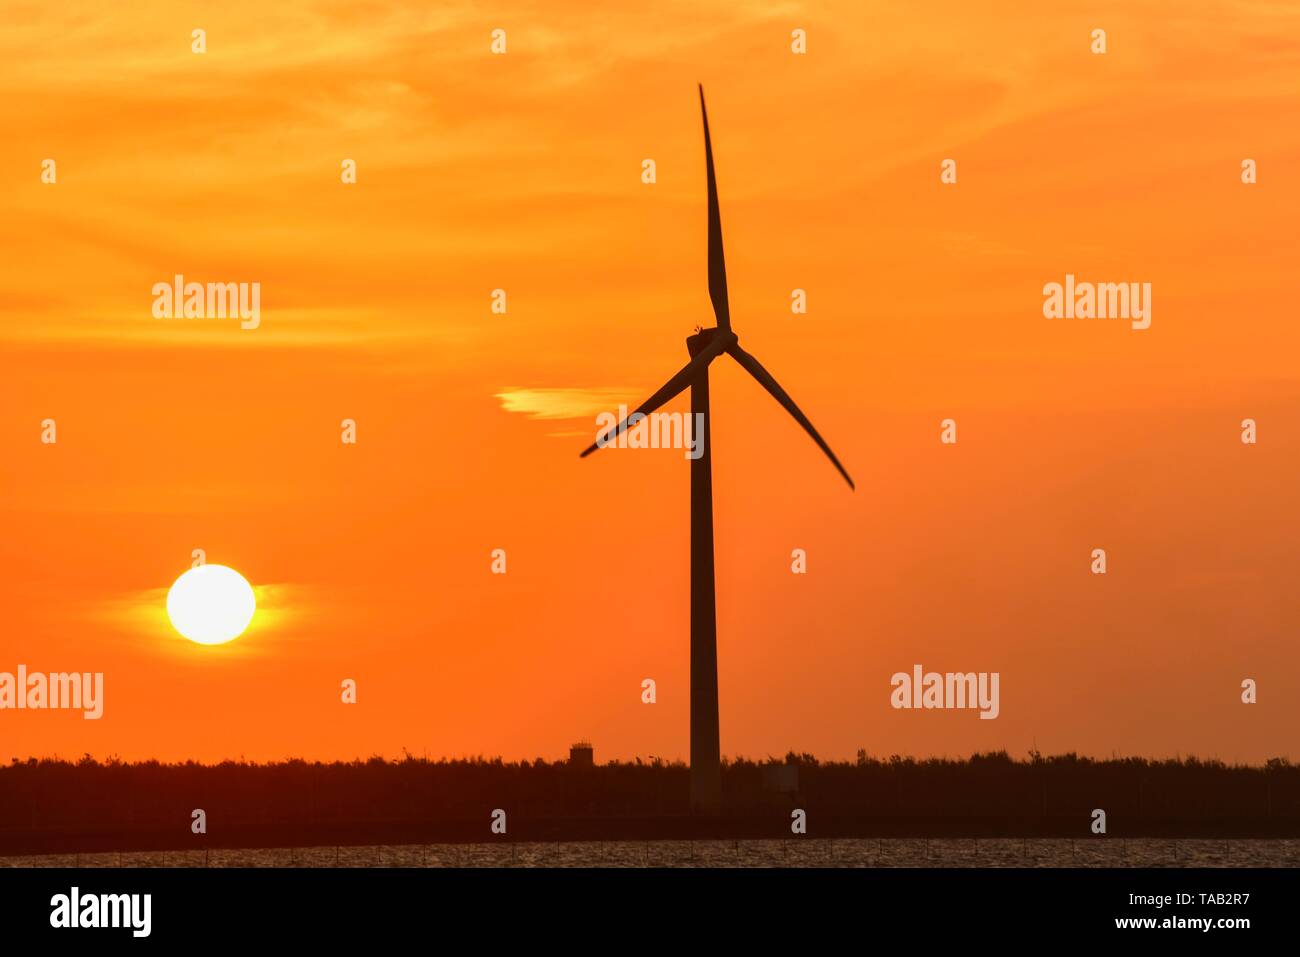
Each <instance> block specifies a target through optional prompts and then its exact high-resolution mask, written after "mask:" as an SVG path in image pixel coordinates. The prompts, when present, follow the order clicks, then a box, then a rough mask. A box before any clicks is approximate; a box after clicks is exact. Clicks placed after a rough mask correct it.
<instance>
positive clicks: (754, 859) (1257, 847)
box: [0, 837, 1300, 867]
mask: <svg viewBox="0 0 1300 957" xmlns="http://www.w3.org/2000/svg"><path fill="white" fill-rule="evenodd" d="M1297 866H1300V840H1277V839H1272V840H1159V839H1150V838H1140V839H1124V838H1117V837H1111V838H1108V837H1093V838H1090V839H1077V840H1069V839H1021V838H978V839H974V838H963V839H948V840H926V839H924V838H917V839H898V838H886V839H883V840H876V839H856V838H836V839H833V840H818V839H816V838H793V839H788V840H781V841H573V842H555V843H495V844H405V845H385V846H371V847H296V848H257V849H244V850H231V849H212V850H209V851H202V850H197V851H149V852H123V853H121V854H118V853H115V852H114V853H107V854H53V855H42V856H32V857H0V867H1297Z"/></svg>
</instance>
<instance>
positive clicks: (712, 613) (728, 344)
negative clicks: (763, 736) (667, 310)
mask: <svg viewBox="0 0 1300 957" xmlns="http://www.w3.org/2000/svg"><path fill="white" fill-rule="evenodd" d="M700 114H701V116H703V118H704V165H705V174H706V176H707V177H708V189H709V238H708V243H709V299H710V300H711V301H712V303H713V314H714V316H715V318H716V319H717V323H718V324H717V326H716V327H714V328H712V329H702V328H700V327H699V326H696V327H695V329H696V332H695V335H693V336H690V337H689V338H688V339H687V340H686V349H687V351H688V352H689V353H690V356H691V361H690V362H688V363H687V364H686V365H685V367H683V368H682V370H681V371H680V372H678V373H677V374H676V375H675V376H673V377H672V378H671V379H669V380H668V381H667V382H666V383H664V385H663V387H662V388H661V389H660V390H659V391H658V392H656V393H655V394H654V395H652V396H650V398H648V399H646V400H645V402H643V403H641V405H640V406H639V407H638V408H637V409H636V411H635V412H633V413H631V414H630V415H629V416H628V418H626V419H624V420H623V421H622V422H620V423H618V425H616V426H615V427H614V428H613V429H611V430H609V431H608V432H606V433H604V434H603V435H602V436H601V437H600V438H599V439H598V440H597V441H596V442H593V443H592V444H591V445H590V446H589V447H588V448H587V449H586V450H585V451H583V453H582V455H583V456H587V455H590V454H591V453H592V452H594V451H596V449H598V448H600V447H602V446H603V445H605V444H607V443H609V442H610V441H612V440H613V439H615V438H617V437H618V436H619V435H620V434H622V433H623V432H624V431H626V430H627V427H628V420H629V419H631V418H632V417H633V416H647V415H649V414H650V413H651V412H653V411H654V410H655V409H657V408H659V407H660V406H661V405H663V404H664V403H665V402H667V401H669V400H670V399H672V398H674V397H675V396H677V395H679V394H680V393H682V392H684V391H685V390H686V387H687V386H690V389H691V412H692V413H693V415H692V417H691V421H692V423H695V422H700V423H702V426H703V427H702V428H701V430H700V434H699V435H695V436H693V438H694V439H695V441H696V442H698V443H699V445H698V448H699V449H700V450H701V453H702V454H701V455H700V456H699V457H698V458H696V459H692V460H691V806H692V807H694V808H699V809H701V810H704V811H713V810H716V809H717V808H718V807H719V806H720V805H721V803H722V754H721V748H720V745H719V732H718V636H717V614H716V609H715V604H714V599H715V594H714V579H713V452H712V437H711V435H710V432H709V428H710V425H709V364H710V363H711V362H712V361H713V360H714V359H716V358H717V357H718V356H720V355H722V354H723V353H724V352H725V353H726V354H727V355H729V356H731V358H732V359H734V360H735V361H736V362H738V363H739V364H740V365H741V367H742V368H744V369H745V371H746V372H748V373H749V374H750V375H752V376H753V377H754V378H755V379H757V380H758V383H759V385H761V386H762V387H763V388H764V389H766V390H767V391H768V392H769V393H770V394H771V396H772V398H774V399H776V401H777V402H779V403H781V405H782V407H783V408H784V409H785V410H786V411H787V412H789V413H790V415H792V416H793V417H794V420H795V421H796V422H798V423H799V424H800V425H801V426H802V427H803V429H804V431H805V432H807V433H808V434H809V435H810V436H812V439H813V441H814V442H816V443H817V445H818V447H819V448H820V449H821V450H822V451H823V452H825V453H826V455H827V456H828V457H829V458H830V460H831V461H832V462H833V463H834V464H835V467H836V468H837V469H839V471H840V474H841V475H843V476H844V480H845V481H846V482H848V483H849V487H850V488H852V487H853V479H851V478H849V473H848V472H846V471H845V470H844V466H843V465H841V464H840V460H839V459H837V458H836V457H835V453H834V452H832V451H831V448H830V446H829V445H827V444H826V441H825V439H823V438H822V437H821V436H820V435H819V434H818V433H817V430H816V429H815V428H813V424H812V423H811V422H809V421H808V417H807V416H805V415H804V414H803V412H801V411H800V410H799V407H798V406H797V405H795V404H794V400H793V399H791V398H790V396H789V395H788V394H786V391H785V390H784V389H782V388H781V386H780V384H779V383H778V382H777V381H776V379H774V378H772V374H771V373H770V372H768V371H767V370H766V369H765V368H763V366H762V365H760V364H759V361H758V360H757V359H755V358H754V357H753V356H752V355H750V354H749V353H748V352H746V351H745V350H744V349H742V348H740V341H739V339H738V338H737V337H736V334H735V333H734V332H732V331H731V310H730V307H729V305H728V303H727V268H726V264H725V263H724V262H723V257H722V216H721V214H720V213H719V211H718V183H717V178H716V177H715V176H714V172H713V144H712V142H711V141H710V139H709V115H708V113H707V111H706V110H705V109H704V87H703V86H701V87H700ZM636 421H637V422H639V421H641V420H640V418H638V419H636ZM634 424H635V423H634Z"/></svg>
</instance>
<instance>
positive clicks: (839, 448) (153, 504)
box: [0, 0, 1300, 761]
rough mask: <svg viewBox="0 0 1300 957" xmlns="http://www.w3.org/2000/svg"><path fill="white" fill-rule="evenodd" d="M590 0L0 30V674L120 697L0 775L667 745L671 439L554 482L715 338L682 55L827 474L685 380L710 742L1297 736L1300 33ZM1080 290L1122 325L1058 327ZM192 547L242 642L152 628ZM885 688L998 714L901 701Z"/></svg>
mask: <svg viewBox="0 0 1300 957" xmlns="http://www.w3.org/2000/svg"><path fill="white" fill-rule="evenodd" d="M435 6H436V7H437V9H431V8H432V7H435ZM589 8H590V5H589V4H576V3H560V2H555V3H546V4H540V3H532V4H528V3H503V4H497V5H494V6H493V8H492V10H491V12H490V14H483V13H481V12H479V11H480V9H481V7H480V5H477V4H473V3H469V2H465V3H461V4H438V5H430V4H427V3H415V2H411V3H383V4H381V3H366V2H334V3H290V4H284V5H268V4H265V3H257V4H254V3H249V2H242V0H241V2H230V3H225V4H221V5H217V6H214V5H211V4H207V3H197V2H177V0H165V2H164V0H157V2H149V3H133V4H130V5H125V6H120V7H114V8H113V10H112V11H111V12H109V11H108V10H107V8H105V7H104V6H103V5H102V4H97V3H67V4H60V5H57V6H54V7H51V6H50V5H49V4H45V3H28V2H14V0H0V20H3V22H4V23H5V29H4V30H3V31H2V32H0V62H3V63H4V64H5V67H4V70H3V71H2V72H0V128H3V130H4V131H5V135H4V137H3V144H4V145H3V147H0V209H3V211H4V213H3V215H4V225H5V228H4V229H3V230H0V257H2V258H3V261H4V264H5V265H4V269H3V273H0V363H2V367H0V528H2V529H3V534H0V607H3V609H4V610H5V614H4V621H3V623H0V671H12V670H14V669H15V668H16V666H17V665H18V664H26V665H27V666H28V667H29V668H31V669H33V670H37V669H41V670H58V671H63V670H68V671H103V672H104V673H105V686H106V687H105V697H106V700H105V715H104V717H103V719H102V720H100V721H97V722H96V721H83V720H82V719H81V716H80V714H79V713H75V714H70V713H59V712H13V711H5V712H0V759H5V758H7V757H9V756H10V755H18V756H26V755H29V754H37V755H44V754H53V753H58V754H62V755H65V756H69V755H79V754H80V753H82V752H86V751H89V752H91V753H93V754H95V755H97V756H101V757H102V756H106V755H108V754H113V753H116V754H119V755H121V756H123V757H128V758H142V757H149V756H157V757H161V758H166V759H182V758H189V757H193V758H198V759H203V760H214V759H219V758H222V757H228V756H229V757H238V756H240V755H244V756H246V757H249V758H257V759H266V758H278V757H285V756H291V755H300V756H305V757H309V758H332V757H344V758H350V757H353V756H358V755H362V756H364V755H369V754H372V753H381V754H386V755H390V756H392V755H398V754H400V753H401V750H402V749H403V748H406V749H409V750H410V751H412V752H414V753H416V754H419V753H422V752H427V753H429V754H430V755H444V754H445V755H467V754H480V753H481V754H490V755H496V754H501V755H503V756H505V757H507V758H521V757H527V758H532V757H534V756H538V755H542V756H546V757H548V758H554V757H557V756H559V755H560V754H562V753H564V750H565V748H566V747H567V745H568V744H569V743H570V742H571V741H572V740H575V739H577V738H579V737H584V736H585V737H589V738H590V739H592V740H593V741H594V742H595V744H596V749H597V758H598V759H599V760H603V759H607V758H611V757H622V758H630V757H632V756H634V755H640V756H642V757H645V756H648V755H660V756H663V757H669V758H671V757H685V755H686V752H687V747H688V737H687V699H688V688H687V678H688V673H687V666H688V654H687V652H688V631H687V611H688V609H687V584H688V567H687V537H688V522H687V519H688V512H687V489H688V468H687V463H686V462H685V460H684V459H683V458H682V454H681V452H680V451H669V450H645V451H639V452H635V453H634V452H631V451H608V452H602V453H601V454H600V455H598V456H595V457H593V458H591V459H587V460H582V461H580V460H579V459H578V455H577V453H578V451H580V449H581V448H582V447H583V446H584V445H586V444H587V443H588V442H589V441H590V440H591V438H592V436H593V435H594V432H595V413H596V412H597V411H599V410H601V409H606V408H613V407H615V406H616V405H617V403H618V401H620V400H623V401H631V402H633V403H635V402H636V401H638V400H639V399H640V398H642V397H644V396H645V395H647V394H648V393H649V392H650V391H652V390H653V389H654V388H656V387H657V386H659V385H660V384H661V383H662V382H663V380H665V379H666V378H667V377H668V376H669V375H670V374H671V373H672V372H674V371H676V369H678V368H679V367H680V366H681V365H682V363H683V362H684V361H685V359H686V350H685V345H684V341H683V340H684V338H685V337H686V336H687V335H688V334H689V333H690V332H691V330H692V328H693V327H694V326H695V325H696V324H706V325H709V324H712V321H713V320H712V316H711V313H710V310H709V302H708V297H707V287H706V277H705V205H704V168H703V165H704V164H703V144H702V139H701V134H700V123H699V115H698V105H697V102H696V91H695V83H696V81H701V82H703V84H704V87H705V90H706V93H707V95H708V99H709V109H710V118H711V120H712V126H713V135H714V149H715V156H716V161H717V167H718V179H719V186H720V192H721V203H722V222H723V231H724V236H725V241H726V252H727V271H728V278H729V281H730V296H731V310H732V316H733V321H734V324H735V328H736V330H737V332H738V333H739V335H740V338H741V343H742V345H744V346H745V347H746V348H747V349H748V350H749V351H751V352H753V353H754V354H755V355H756V356H757V357H758V358H759V359H760V360H761V361H762V362H763V363H764V364H765V365H766V366H767V367H768V368H769V369H770V370H771V371H772V372H773V373H774V374H775V375H776V376H777V378H778V379H779V380H780V381H781V383H782V384H783V385H784V386H785V387H786V388H787V389H788V390H789V391H790V393H791V394H792V395H793V396H794V398H795V400H796V401H797V402H799V404H800V405H801V407H802V408H803V409H804V411H805V412H807V413H808V415H809V416H810V417H811V418H812V420H813V422H814V423H815V424H816V425H817V426H818V428H819V429H820V430H821V432H822V433H823V434H824V435H825V436H826V437H827V439H828V440H829V441H830V443H831V445H832V446H833V447H834V449H835V450H836V452H837V453H838V454H839V456H840V458H841V459H842V460H843V461H844V463H845V464H846V466H847V467H848V469H849V471H850V472H851V473H852V474H853V476H854V478H855V479H856V480H857V483H858V490H857V492H856V494H853V493H850V492H849V491H848V489H847V488H846V487H845V486H844V484H843V482H842V481H841V480H840V479H839V477H838V476H837V475H836V474H835V472H834V470H833V468H832V467H831V466H830V465H829V463H827V462H826V461H825V460H824V458H822V456H821V455H820V453H819V452H818V451H817V449H816V447H815V446H814V445H813V444H812V443H811V442H810V441H808V439H807V438H806V437H805V436H804V435H803V434H802V433H801V432H800V431H799V429H798V428H797V426H795V425H794V423H793V422H791V421H790V420H789V418H788V417H787V416H786V415H785V413H783V412H782V411H781V410H780V409H779V407H777V405H776V404H775V403H774V402H772V401H771V399H770V398H768V397H767V396H766V395H765V394H763V392H762V391H761V389H760V388H759V387H758V386H757V385H756V384H755V383H753V382H752V381H751V380H749V379H748V378H747V377H746V376H745V375H744V373H743V372H742V371H741V370H740V369H739V368H738V367H736V366H735V365H734V364H732V363H730V362H729V361H725V360H724V361H721V362H719V363H718V364H717V365H715V367H714V372H713V380H712V381H713V408H714V418H715V428H716V429H717V434H716V441H715V444H714V480H715V497H716V501H715V515H716V535H717V576H718V627H719V673H720V688H721V692H720V698H721V723H722V749H723V751H724V753H726V754H746V755H749V756H754V757H758V756H764V755H767V754H782V753H784V752H785V751H786V750H788V749H791V748H794V749H797V750H807V751H812V752H815V753H817V754H819V755H823V756H827V757H847V756H851V755H852V754H853V753H854V752H855V751H856V750H857V749H858V748H859V747H865V748H867V749H868V750H869V751H870V752H872V753H875V754H889V753H893V752H899V753H915V754H930V753H936V754H944V753H946V754H964V753H968V752H970V751H971V750H974V749H976V748H979V749H984V748H996V747H1006V748H1007V749H1009V750H1010V751H1012V752H1013V753H1016V754H1023V753H1024V752H1025V751H1026V750H1028V749H1029V748H1030V747H1031V745H1032V744H1034V743H1036V744H1037V746H1038V748H1039V749H1041V750H1043V751H1045V752H1049V751H1050V752H1056V751H1064V750H1071V749H1075V750H1079V751H1083V752H1088V753H1093V754H1099V755H1108V754H1111V753H1112V752H1117V753H1121V754H1148V755H1169V754H1175V753H1181V754H1188V753H1196V754H1199V755H1214V756H1218V757H1221V758H1224V759H1230V760H1233V759H1237V760H1251V761H1257V760H1262V759H1264V758H1266V757H1269V756H1273V755H1281V754H1288V753H1290V754H1291V755H1292V756H1293V757H1294V750H1293V738H1292V735H1293V733H1294V731H1295V729H1296V727H1297V718H1300V704H1298V703H1297V702H1300V652H1298V651H1297V644H1296V621H1297V616H1298V614H1300V598H1297V595H1298V594H1300V593H1298V592H1297V589H1296V588H1295V587H1294V586H1293V584H1292V579H1293V576H1294V574H1295V569H1296V568H1297V559H1298V558H1300V555H1298V554H1297V552H1298V551H1300V546H1297V544H1296V542H1297V540H1298V537H1297V530H1298V529H1300V514H1298V512H1300V509H1297V506H1296V504H1295V500H1296V493H1295V483H1296V478H1297V476H1298V475H1300V381H1298V380H1297V373H1296V362H1297V346H1300V334H1297V332H1296V328H1295V323H1296V317H1295V315H1294V303H1295V295H1294V291H1293V285H1292V284H1293V283H1294V281H1295V276H1296V268H1295V264H1296V262H1297V256H1298V254H1300V239H1298V238H1297V228H1296V210H1297V208H1300V205H1298V202H1300V189H1297V185H1296V182H1297V170H1300V122H1298V121H1300V99H1298V98H1297V93H1296V87H1295V77H1296V76H1297V73H1298V71H1300V12H1298V11H1296V9H1295V8H1294V6H1293V5H1290V4H1284V3H1273V2H1251V0H1240V2H1234V3H1231V4H1227V3H1206V2H1202V0H1190V2H1168V3H1165V2H1160V3H1155V2H1149V3H1142V4H1137V5H1134V4H1132V3H1121V2H1118V0H1102V2H1098V3H1088V4H1033V3H1028V2H1017V3H1010V2H998V3H993V4H983V5H980V8H979V9H978V10H976V9H974V8H972V7H971V5H970V4H966V3H959V2H955V0H952V2H949V0H944V2H930V3H924V4H922V3H913V4H890V5H867V4H856V3H848V2H844V3H809V4H797V3H792V4H779V3H771V2H762V3H758V2H754V3H728V4H715V3H712V2H708V0H691V2H689V3H667V4H662V3H660V4H652V5H638V7H637V8H635V9H628V10H625V11H621V12H619V11H615V10H614V9H608V8H602V9H600V11H599V12H594V13H593V12H589ZM200 27H201V28H203V29H205V30H206V31H207V43H208V52H207V53H205V54H203V55H196V54H193V53H191V52H190V32H191V30H193V29H195V28H200ZM795 27H802V28H804V29H806V30H807V32H808V53H807V54H806V55H803V56H796V55H793V54H792V53H791V52H790V46H789V44H790V31H791V30H792V29H794V28H795ZM1094 27H1101V28H1104V29H1106V30H1107V34H1108V45H1109V52H1108V53H1107V54H1106V55H1104V56H1095V55H1092V54H1091V53H1090V52H1089V43H1090V37H1089V34H1090V31H1091V30H1092V29H1093V28H1094ZM494 28H502V29H505V30H506V31H507V37H508V47H507V49H508V52H507V53H506V55H504V56H493V55H491V54H490V52H489V43H490V34H491V31H492V30H493V29H494ZM1247 157H1249V158H1253V159H1255V160H1256V161H1257V163H1258V169H1259V182H1258V184H1256V185H1252V186H1246V185H1243V184H1242V183H1241V181H1240V164H1241V161H1242V159H1244V158H1247ZM46 158H53V159H55V160H56V162H57V173H58V182H57V184H55V185H48V184H43V183H42V182H41V181H40V171H41V162H42V160H44V159H46ZM344 158H353V159H355V160H356V162H357V169H358V182H357V184H356V185H347V186H345V185H343V184H341V183H340V177H339V170H340V162H341V161H342V160H343V159H344ZM645 158H653V159H655V161H656V163H657V172H658V182H657V183H656V184H655V185H653V186H647V185H644V184H643V183H642V182H641V179H640V172H641V161H642V160H643V159H645ZM944 158H953V159H955V160H956V161H957V163H958V173H959V179H958V183H957V184H956V185H954V186H945V185H941V184H940V182H939V164H940V162H941V160H942V159H944ZM1067 272H1072V273H1074V274H1076V275H1077V276H1079V278H1080V279H1081V280H1082V279H1092V280H1095V281H1116V282H1118V281H1136V282H1150V283H1151V284H1152V286H1153V321H1152V325H1151V328H1150V329H1147V330H1145V331H1134V330H1131V329H1130V328H1128V325H1127V324H1126V323H1122V322H1103V321H1083V320H1080V321H1073V322H1070V321H1061V320H1047V319H1044V318H1043V315H1042V299H1043V297H1042V292H1041V290H1042V286H1043V284H1044V283H1048V282H1053V281H1055V282H1060V281H1062V280H1063V278H1064V275H1065V274H1066V273H1067ZM176 273H182V274H184V275H185V276H186V277H187V278H190V279H195V280H198V281H223V282H226V281H230V282H260V283H261V286H262V322H261V327H260V328H258V329H256V330H247V331H245V330H241V329H240V328H239V326H238V323H237V322H235V321H222V320H210V321H208V320H158V319H154V318H153V317H152V315H151V305H152V294H151V291H150V290H151V287H152V285H153V284H154V283H155V282H159V281H169V280H170V278H171V277H172V276H173V275H174V274H176ZM498 287H499V288H504V289H506V290H507V293H508V297H509V299H508V303H509V311H508V313H507V314H506V315H493V314H492V313H491V312H490V311H489V296H490V293H491V290H492V289H494V288H498ZM796 287H797V288H803V289H806V290H807V292H808V303H809V311H808V314H807V315H806V316H795V315H792V314H791V313H790V309H789V302H790V291H791V290H792V289H794V288H796ZM539 394H540V395H541V396H542V397H543V398H544V399H545V401H539V400H538V398H537V396H538V395H539ZM685 407H686V399H685V397H683V398H682V399H681V400H678V402H676V403H674V404H673V405H671V406H670V408H672V409H684V408H685ZM548 415H564V416H569V417H548ZM1248 416H1249V417H1253V418H1255V419H1256V420H1257V421H1258V423H1259V434H1260V441H1259V444H1258V445H1256V446H1246V445H1243V444H1242V443H1241V442H1240V440H1239V432H1240V421H1241V420H1242V419H1243V418H1245V417H1248ZM948 417H951V418H955V419H956V420H957V422H958V429H959V433H958V434H959V442H958V444H957V445H956V446H955V447H945V446H943V445H941V444H940V443H939V431H940V426H939V423H940V421H941V420H942V419H944V418H948ZM45 418H53V419H55V420H56V421H57V423H58V442H57V444H56V445H53V446H49V445H43V444H41V442H40V423H41V420H43V419H45ZM344 418H353V419H355V420H356V421H357V423H358V435H359V441H358V444H357V445H356V446H345V445H343V444H342V443H341V442H340V441H339V423H340V421H341V420H342V419H344ZM1096 547H1104V548H1106V549H1107V550H1108V553H1109V562H1110V570H1109V573H1108V574H1107V575H1106V576H1105V577H1100V576H1094V575H1092V574H1090V573H1089V555H1090V552H1091V550H1092V549H1093V548H1096ZM194 548H203V549H205V550H206V552H207V556H208V560H209V561H211V562H218V563H222V564H228V565H231V566H233V567H235V568H236V569H238V570H239V571H241V572H242V573H243V574H244V575H245V576H246V577H247V578H248V579H249V580H250V581H252V582H253V583H254V584H255V585H256V586H258V589H259V593H260V594H259V598H260V602H261V609H260V611H259V615H258V618H257V619H256V620H255V621H254V624H253V626H252V627H251V628H250V629H249V631H248V632H247V633H246V634H245V635H244V636H243V637H242V638H240V639H239V640H238V641H236V642H234V643H232V644H230V645H228V646H223V647H215V648H214V647H200V646H197V645H192V644H190V643H188V642H186V641H184V640H183V639H181V638H179V637H178V636H177V635H176V634H175V633H174V632H172V631H171V629H170V627H169V626H168V625H167V623H166V620H165V617H164V616H163V612H162V604H163V600H164V595H165V592H166V589H167V587H168V586H169V585H170V584H171V582H172V581H173V580H174V579H175V577H176V576H177V575H179V574H180V573H181V572H182V571H184V570H185V569H186V568H187V567H188V565H189V561H190V558H189V556H190V552H191V550H192V549H194ZM494 548H504V549H506V550H507V554H508V562H509V564H508V568H509V571H508V574H507V575H505V576H494V575H492V574H490V568H489V565H490V558H489V555H490V552H491V550H492V549H494ZM793 548H803V549H806V550H807V553H808V574H807V575H805V576H796V575H793V574H791V572H790V553H791V549H793ZM918 662H919V663H921V664H923V665H924V666H925V667H926V668H933V669H937V670H961V671H968V670H971V671H998V672H1000V673H1001V676H1002V677H1001V714H1000V716H999V718H998V719H997V720H994V721H981V720H978V719H977V718H976V715H975V713H973V712H962V711H954V712H915V711H895V710H893V709H891V708H890V707H889V692H890V686H889V679H890V676H891V675H892V674H893V673H894V672H896V671H908V670H910V669H911V666H912V665H913V664H915V663H918ZM646 677H652V678H654V679H655V680H656V681H657V682H658V703H657V704H655V705H653V706H649V705H643V704H642V703H641V700H640V683H641V680H642V679H643V678H646ZM1246 677H1250V678H1254V679H1255V680H1256V681H1258V683H1259V703H1258V704H1257V705H1254V706H1246V705H1243V704H1241V703H1240V702H1239V693H1240V692H1239V687H1240V682H1241V680H1242V679H1243V678H1246ZM344 678H354V679H356V680H357V682H358V684H359V702H358V704H356V705H355V706H345V705H343V704H341V703H340V702H339V683H340V682H341V681H342V680H343V679H344Z"/></svg>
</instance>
